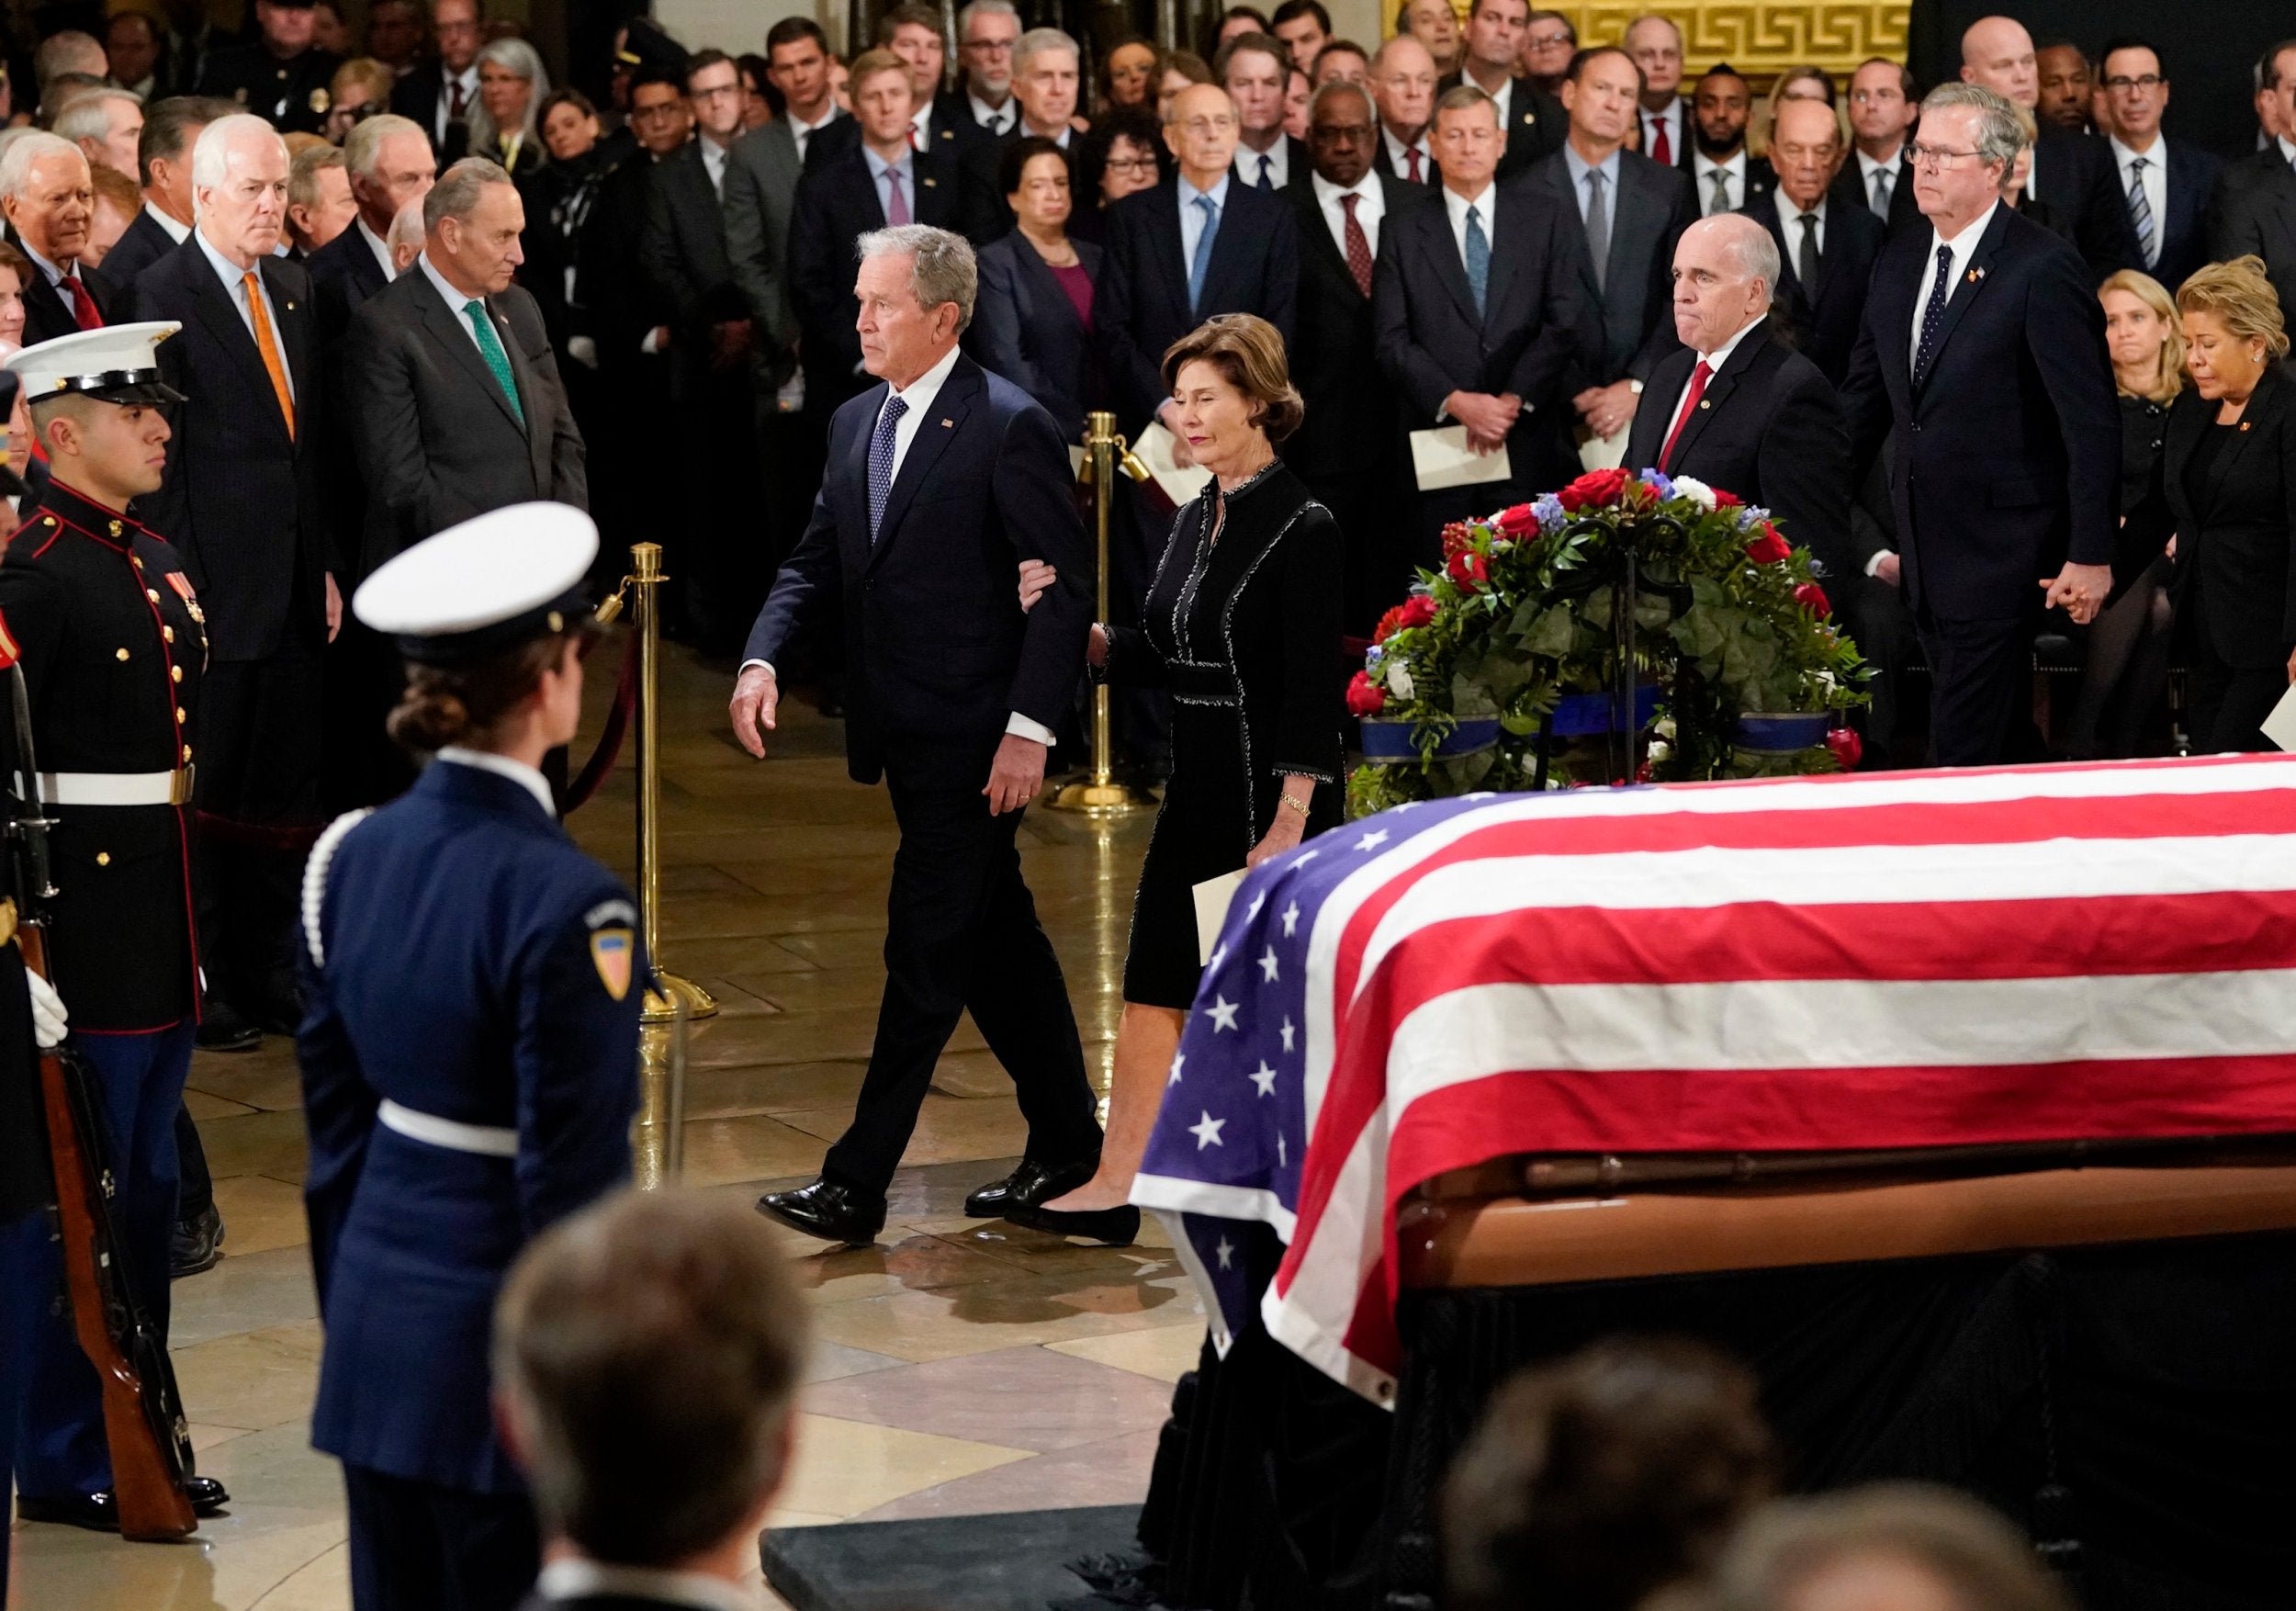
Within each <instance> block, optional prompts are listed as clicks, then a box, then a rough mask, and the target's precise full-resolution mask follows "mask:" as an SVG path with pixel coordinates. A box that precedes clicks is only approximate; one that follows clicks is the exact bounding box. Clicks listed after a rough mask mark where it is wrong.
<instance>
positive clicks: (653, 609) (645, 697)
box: [630, 543, 717, 1024]
mask: <svg viewBox="0 0 2296 1611" xmlns="http://www.w3.org/2000/svg"><path fill="white" fill-rule="evenodd" d="M630 563H631V567H632V569H631V572H630V595H631V601H632V609H631V612H630V628H631V630H632V631H633V632H635V633H636V635H637V713H636V715H637V910H638V918H639V921H640V926H641V928H642V929H643V931H644V933H645V935H646V955H647V960H648V961H649V962H650V963H653V967H654V977H653V982H652V983H651V984H650V985H648V986H647V990H646V1013H645V1018H644V1020H643V1021H645V1022H647V1023H649V1024H664V1023H669V1022H670V1021H671V1020H674V1019H676V1018H679V1017H681V1016H683V1017H685V1018H689V1019H694V1018H710V1017H713V1016H715V1013H716V1011H717V1003H716V1001H715V999H713V998H712V997H711V996H710V993H709V992H708V991H706V990H704V989H703V988H702V986H699V985H696V984H695V983H693V981H692V980H691V979H681V978H680V977H679V976H678V975H677V974H673V973H671V972H670V970H669V969H668V968H666V967H664V966H662V962H661V722H660V715H661V609H660V600H659V594H660V591H661V584H662V583H663V582H665V581H668V580H670V579H669V578H668V577H667V576H664V575H663V574H662V569H661V545H660V544H659V543H636V544H633V545H632V546H631V547H630Z"/></svg>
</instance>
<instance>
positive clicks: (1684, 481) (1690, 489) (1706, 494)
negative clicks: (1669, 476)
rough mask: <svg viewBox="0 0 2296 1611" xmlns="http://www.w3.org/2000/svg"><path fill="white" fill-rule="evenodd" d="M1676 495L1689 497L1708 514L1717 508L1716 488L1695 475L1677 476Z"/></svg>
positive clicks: (1675, 483)
mask: <svg viewBox="0 0 2296 1611" xmlns="http://www.w3.org/2000/svg"><path fill="white" fill-rule="evenodd" d="M1674 496H1675V497H1677V498H1687V499H1689V500H1690V501H1692V502H1693V503H1695V504H1696V505H1697V506H1698V507H1699V508H1701V509H1703V510H1705V512H1706V513H1708V514H1712V513H1714V511H1715V508H1716V503H1715V497H1714V489H1713V488H1711V487H1709V486H1707V485H1706V484H1705V482H1704V481H1702V480H1699V479H1697V478H1696V477H1694V476H1676V477H1675V478H1674Z"/></svg>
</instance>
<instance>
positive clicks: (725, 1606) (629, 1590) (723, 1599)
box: [439, 749, 760, 1611]
mask: <svg viewBox="0 0 2296 1611" xmlns="http://www.w3.org/2000/svg"><path fill="white" fill-rule="evenodd" d="M439 753H440V754H441V755H444V754H445V753H446V752H445V750H443V749H442V750H440V751H439ZM535 1594H537V1595H539V1596H540V1597H541V1598H542V1599H544V1600H546V1601H565V1600H587V1599H609V1598H622V1599H630V1600H658V1601H659V1602H661V1603H662V1604H663V1605H680V1606H691V1607H692V1611H760V1607H759V1603H758V1597H757V1596H756V1595H755V1594H751V1593H750V1592H749V1591H748V1590H747V1589H745V1588H742V1587H740V1586H739V1585H738V1584H735V1583H727V1582H726V1580H725V1579H724V1578H722V1577H704V1576H703V1575H702V1574H701V1573H700V1572H664V1571H660V1570H658V1569H657V1568H654V1567H643V1566H607V1565H604V1564H602V1562H599V1561H595V1560H553V1561H552V1562H551V1563H550V1564H549V1565H547V1566H546V1567H544V1568H543V1569H542V1576H541V1577H540V1578H538V1579H536V1580H535Z"/></svg>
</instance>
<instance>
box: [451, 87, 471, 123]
mask: <svg viewBox="0 0 2296 1611" xmlns="http://www.w3.org/2000/svg"><path fill="white" fill-rule="evenodd" d="M467 95H468V92H467V91H466V90H465V89H464V88H463V86H462V80H461V79H459V78H456V79H451V80H449V81H448V82H447V85H446V120H447V121H448V122H449V123H459V122H461V121H462V117H463V113H464V112H465V111H466V110H467V109H468V108H467V105H466V101H467Z"/></svg>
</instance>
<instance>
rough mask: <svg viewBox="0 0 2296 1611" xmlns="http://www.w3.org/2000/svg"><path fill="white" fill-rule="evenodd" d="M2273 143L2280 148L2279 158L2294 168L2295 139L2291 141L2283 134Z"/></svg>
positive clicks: (2295, 158)
mask: <svg viewBox="0 0 2296 1611" xmlns="http://www.w3.org/2000/svg"><path fill="white" fill-rule="evenodd" d="M2273 143H2274V144H2275V145H2278V146H2279V148H2280V160H2281V161H2282V162H2284V163H2287V164H2288V165H2289V166H2290V167H2291V168H2296V141H2291V140H2290V139H2289V137H2288V136H2287V135H2285V134H2283V135H2281V136H2280V137H2279V139H2278V140H2276V141H2273Z"/></svg>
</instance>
